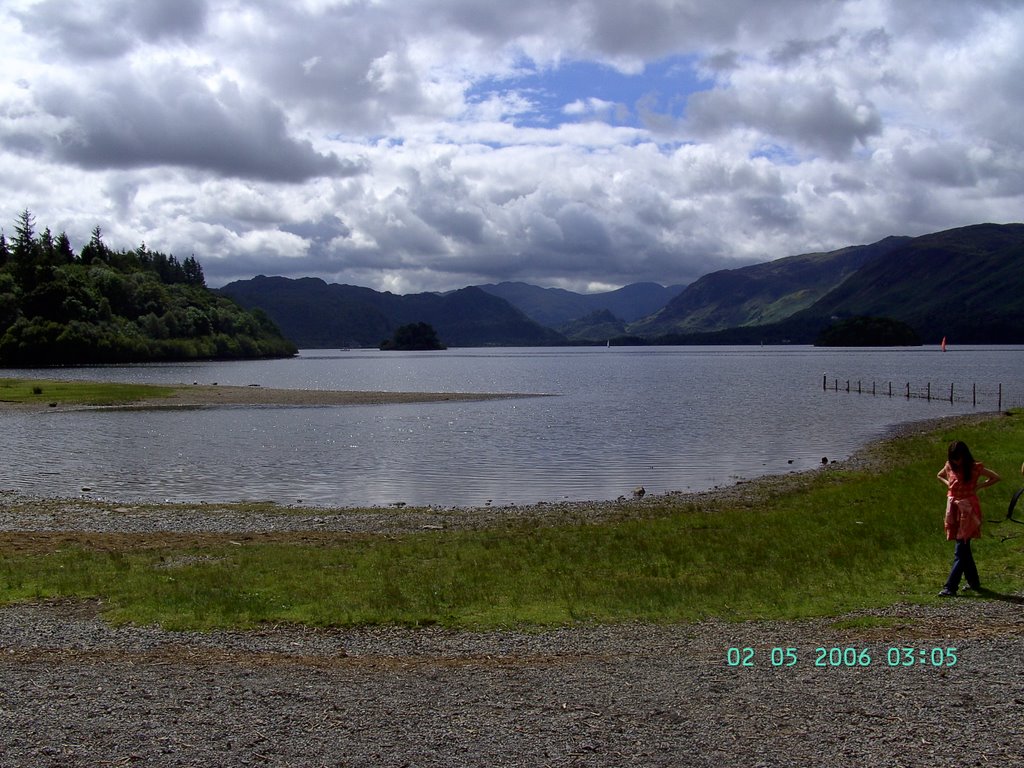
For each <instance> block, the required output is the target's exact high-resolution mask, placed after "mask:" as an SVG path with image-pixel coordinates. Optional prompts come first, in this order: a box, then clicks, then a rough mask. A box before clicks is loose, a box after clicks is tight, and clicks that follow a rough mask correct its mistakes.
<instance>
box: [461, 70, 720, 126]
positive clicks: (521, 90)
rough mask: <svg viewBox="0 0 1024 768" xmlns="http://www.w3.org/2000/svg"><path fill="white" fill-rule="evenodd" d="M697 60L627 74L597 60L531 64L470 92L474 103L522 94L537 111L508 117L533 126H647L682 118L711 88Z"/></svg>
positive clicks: (484, 83)
mask: <svg viewBox="0 0 1024 768" xmlns="http://www.w3.org/2000/svg"><path fill="white" fill-rule="evenodd" d="M696 61H697V58H696V57H693V56H688V57H672V58H669V59H662V60H659V61H657V62H653V63H652V64H649V65H648V66H647V67H646V68H645V69H644V71H643V73H642V74H639V75H627V74H623V73H622V72H619V71H618V70H615V69H613V68H611V67H609V66H605V65H603V64H599V63H596V62H584V61H577V62H569V63H566V64H563V65H561V66H559V67H557V68H554V69H534V68H530V65H529V64H527V65H526V66H525V67H524V68H523V70H522V71H523V74H522V75H520V76H519V77H514V78H488V79H485V80H482V81H480V82H479V83H477V85H476V86H474V87H473V88H472V89H471V90H470V91H469V93H468V94H467V97H468V100H469V101H471V102H473V101H476V102H480V101H485V100H487V99H489V98H493V97H494V96H495V95H512V94H516V95H519V96H520V97H521V98H522V99H525V100H526V101H528V102H529V103H530V104H531V105H532V109H530V110H527V111H522V112H519V113H517V114H515V115H513V116H511V117H510V118H509V119H510V121H511V122H514V123H515V124H516V125H518V126H521V127H529V128H556V127H558V126H559V125H562V124H564V123H571V122H579V121H585V120H601V121H603V122H607V123H609V124H610V125H621V126H626V127H637V128H639V127H643V126H644V123H643V119H642V114H643V113H644V112H651V111H653V112H657V113H658V114H659V115H664V116H666V117H672V118H678V117H681V116H682V115H683V113H684V112H685V110H686V101H687V99H688V98H689V96H690V94H692V93H694V92H695V91H699V90H704V89H705V88H707V87H709V85H710V84H709V83H708V82H707V81H704V80H701V79H700V78H699V77H698V76H697V74H696V71H695V66H694V65H695V63H696Z"/></svg>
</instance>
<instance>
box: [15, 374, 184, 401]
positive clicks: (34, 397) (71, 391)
mask: <svg viewBox="0 0 1024 768" xmlns="http://www.w3.org/2000/svg"><path fill="white" fill-rule="evenodd" d="M175 391H176V388H175V387H160V386H154V385H151V384H111V383H102V382H90V381H55V380H51V379H45V380H43V379H40V380H38V381H34V380H31V379H0V402H5V403H18V404H47V405H49V404H50V403H53V404H62V405H70V404H74V405H121V404H124V403H131V402H134V401H136V400H142V399H143V398H160V397H169V396H170V395H172V394H174V392H175Z"/></svg>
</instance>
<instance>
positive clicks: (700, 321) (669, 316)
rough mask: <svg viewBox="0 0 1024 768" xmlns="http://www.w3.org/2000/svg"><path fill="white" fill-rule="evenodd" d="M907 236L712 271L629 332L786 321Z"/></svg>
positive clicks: (695, 329)
mask: <svg viewBox="0 0 1024 768" xmlns="http://www.w3.org/2000/svg"><path fill="white" fill-rule="evenodd" d="M907 239H909V238H897V237H889V238H886V239H885V240H882V241H880V242H878V243H874V244H872V245H859V246H851V247H848V248H842V249H840V250H837V251H830V252H827V253H809V254H802V255H799V256H789V257H786V258H782V259H778V260H776V261H769V262H765V263H762V264H754V265H752V266H748V267H741V268H739V269H725V270H720V271H717V272H712V273H710V274H707V275H704V276H703V277H701V278H700V279H699V280H696V281H695V282H693V283H691V284H690V285H689V286H687V288H686V289H685V290H684V291H683V292H682V293H681V294H679V296H677V297H676V298H675V299H674V300H672V301H671V302H669V303H668V304H667V305H666V306H665V307H664V309H662V310H661V311H660V312H658V313H657V314H655V315H653V316H652V317H649V318H646V319H644V320H641V321H639V322H636V323H632V324H631V325H630V326H629V332H630V333H632V334H636V335H639V336H645V337H652V336H659V335H662V334H669V333H673V334H679V333H685V334H694V333H707V332H712V331H723V330H726V329H731V328H743V327H747V326H761V325H768V324H771V323H774V322H778V321H780V320H784V319H785V318H787V317H790V316H791V315H793V314H794V313H796V312H798V311H800V310H802V309H806V308H808V307H810V306H812V305H813V304H814V303H815V302H816V301H818V300H819V299H821V298H822V297H823V296H825V295H826V294H828V293H829V291H831V290H833V289H834V288H836V287H837V286H839V285H841V284H842V283H843V281H844V280H846V279H847V278H849V277H850V276H851V275H853V274H854V273H856V272H857V270H858V269H860V268H861V267H862V266H863V265H864V264H865V263H867V262H868V261H870V260H871V259H874V258H878V257H881V256H884V255H885V254H886V253H889V252H890V251H891V250H892V249H894V248H896V247H898V246H899V245H900V243H902V242H904V241H906V240H907Z"/></svg>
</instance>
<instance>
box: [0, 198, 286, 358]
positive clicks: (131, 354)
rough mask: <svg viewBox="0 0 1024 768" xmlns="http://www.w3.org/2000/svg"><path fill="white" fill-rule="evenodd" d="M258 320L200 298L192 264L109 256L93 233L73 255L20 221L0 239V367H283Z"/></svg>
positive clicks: (24, 216) (275, 335)
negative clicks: (217, 363) (211, 363)
mask: <svg viewBox="0 0 1024 768" xmlns="http://www.w3.org/2000/svg"><path fill="white" fill-rule="evenodd" d="M296 351H297V350H296V348H295V346H294V345H293V344H292V343H291V342H290V341H288V340H287V339H285V338H284V337H283V336H282V335H281V333H280V331H279V330H278V329H277V327H276V326H275V325H274V324H273V322H271V321H270V320H269V318H267V316H266V315H264V314H263V313H261V312H259V311H246V310H244V309H242V308H241V307H240V306H239V305H238V304H236V303H235V302H233V301H232V300H230V299H229V298H226V297H224V296H219V295H217V294H214V293H213V292H212V291H210V290H209V289H207V288H206V279H205V277H204V275H203V268H202V266H201V265H200V264H199V262H198V261H197V260H196V258H195V256H189V257H188V258H186V259H184V260H183V261H179V260H178V259H177V258H175V257H174V256H173V255H168V254H164V253H160V252H159V251H151V250H149V249H147V248H146V246H145V245H144V244H143V245H141V246H139V247H138V248H136V249H134V250H116V249H113V248H110V247H109V246H107V245H106V243H104V242H103V233H102V232H101V230H100V228H99V227H96V228H95V229H93V232H92V237H91V239H90V240H89V242H88V243H87V244H86V245H85V246H83V247H82V249H81V252H79V253H75V251H74V249H73V248H72V246H71V242H70V240H69V239H68V236H67V235H66V234H65V233H64V232H61V233H60V234H59V235H56V236H54V235H53V234H52V233H51V232H50V230H49V228H46V229H44V230H43V231H42V232H41V233H37V232H36V226H35V218H34V217H33V215H32V214H31V212H29V211H27V210H26V211H23V212H22V213H21V214H20V215H19V216H18V218H17V220H16V221H15V223H14V233H13V237H12V238H10V239H8V238H7V237H6V235H5V234H4V233H0V365H14V366H22V365H82V364H92V363H122V362H143V361H148V360H192V359H202V358H254V357H283V356H290V355H293V354H295V352H296Z"/></svg>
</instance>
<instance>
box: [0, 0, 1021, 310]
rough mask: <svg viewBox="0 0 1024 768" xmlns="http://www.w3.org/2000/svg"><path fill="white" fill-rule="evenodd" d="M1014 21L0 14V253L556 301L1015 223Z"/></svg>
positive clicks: (192, 3) (842, 9)
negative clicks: (162, 258)
mask: <svg viewBox="0 0 1024 768" xmlns="http://www.w3.org/2000/svg"><path fill="white" fill-rule="evenodd" d="M1021 126H1024V3H1022V2H1017V1H1016V0H1014V1H1006V2H1001V1H999V0H773V2H770V3H769V2H764V1H763V0H714V1H713V2H704V1H701V0H604V1H601V0H515V2H512V3H495V2H481V1H479V0H251V1H250V2H242V1H241V0H40V1H38V2H36V1H32V0H0V226H2V227H3V231H4V233H5V234H6V235H7V236H8V238H10V237H11V236H12V235H13V232H14V226H15V222H16V219H17V217H18V215H19V213H21V212H22V211H24V210H26V209H28V210H29V211H30V212H31V213H32V214H33V215H34V216H35V219H36V225H37V229H39V230H41V229H43V228H45V227H48V228H49V229H51V230H52V232H53V233H54V234H58V233H59V232H61V231H64V232H66V233H67V234H68V236H69V237H70V238H71V242H72V245H73V246H74V247H75V248H76V250H78V249H80V248H81V246H82V245H84V244H85V243H86V242H87V241H88V239H89V236H90V233H91V232H92V230H93V228H94V227H96V226H99V227H100V228H101V230H102V233H103V240H104V242H105V243H106V244H107V245H108V246H110V247H113V248H117V249H121V248H124V249H130V248H135V247H137V246H139V245H140V244H143V243H144V244H145V245H146V246H147V247H148V248H150V249H151V250H159V251H163V252H165V253H170V254H174V255H175V256H177V257H178V258H179V259H184V258H185V257H187V256H190V255H194V256H195V257H196V258H197V259H198V260H199V261H200V263H201V264H202V266H203V269H204V272H205V275H206V279H207V283H208V284H209V285H211V286H214V287H216V286H220V285H223V284H225V283H227V282H230V281H232V280H239V279H249V278H251V277H253V276H255V275H257V274H265V275H284V276H288V277H304V276H312V277H320V278H323V279H324V280H326V281H328V282H337V283H349V284H352V285H361V286H367V287H370V288H374V289H376V290H389V291H393V292H395V293H400V294H406V293H415V292H421V291H447V290H453V289H456V288H461V287H464V286H466V285H478V284H482V283H494V282H501V281H506V280H516V281H524V282H529V283H533V284H535V285H541V286H544V287H560V288H566V289H569V290H575V291H580V292H593V291H601V290H610V289H613V288H617V287H620V286H622V285H626V284H628V283H633V282H640V281H653V282H658V283H661V284H663V285H672V284H683V283H689V282H692V281H693V280H695V279H697V278H698V277H700V276H701V275H703V274H706V273H708V272H711V271H714V270H718V269H727V268H735V267H739V266H743V265H746V264H751V263H755V262H764V261H769V260H773V259H776V258H780V257H784V256H790V255H794V254H799V253H809V252H815V251H826V250H833V249H836V248H841V247H844V246H847V245H855V244H862V243H871V242H875V241H877V240H880V239H882V238H884V237H887V236H889V235H912V236H913V235H921V234H926V233H929V232H936V231H941V230H944V229H949V228H953V227H959V226H966V225H970V224H977V223H983V222H996V223H1008V222H1017V221H1021V220H1024V215H1022V203H1024V130H1021Z"/></svg>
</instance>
